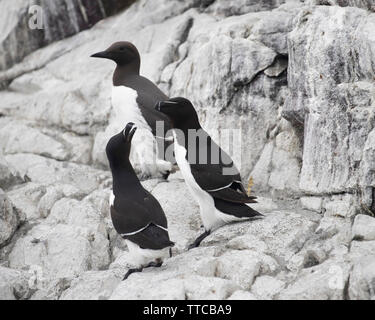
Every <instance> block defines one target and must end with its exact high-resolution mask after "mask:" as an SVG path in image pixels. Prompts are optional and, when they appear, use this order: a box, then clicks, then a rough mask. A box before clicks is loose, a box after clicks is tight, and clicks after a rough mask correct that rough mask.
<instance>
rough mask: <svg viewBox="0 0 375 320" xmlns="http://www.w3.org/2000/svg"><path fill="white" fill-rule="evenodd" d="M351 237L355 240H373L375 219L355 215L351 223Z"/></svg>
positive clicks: (374, 237) (374, 236)
mask: <svg viewBox="0 0 375 320" xmlns="http://www.w3.org/2000/svg"><path fill="white" fill-rule="evenodd" d="M352 236H353V239H357V240H358V239H359V240H375V218H374V217H370V216H366V215H363V214H359V215H357V216H356V217H355V219H354V223H353V228H352Z"/></svg>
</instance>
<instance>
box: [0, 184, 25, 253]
mask: <svg viewBox="0 0 375 320" xmlns="http://www.w3.org/2000/svg"><path fill="white" fill-rule="evenodd" d="M24 220H25V216H23V215H22V214H20V212H19V211H18V210H17V209H16V208H15V207H14V206H13V203H12V202H11V201H10V200H9V197H7V195H6V194H5V193H4V191H3V190H1V189H0V246H3V245H4V244H5V243H7V242H8V241H9V240H10V239H11V238H12V236H13V235H14V233H15V231H16V230H17V228H18V227H19V225H20V224H21V223H22V221H24Z"/></svg>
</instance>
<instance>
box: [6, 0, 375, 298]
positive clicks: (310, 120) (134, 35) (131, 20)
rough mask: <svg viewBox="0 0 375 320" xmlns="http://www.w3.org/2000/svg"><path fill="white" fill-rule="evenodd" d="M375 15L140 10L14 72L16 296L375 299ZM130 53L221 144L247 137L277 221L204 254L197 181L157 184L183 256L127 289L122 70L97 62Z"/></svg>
mask: <svg viewBox="0 0 375 320" xmlns="http://www.w3.org/2000/svg"><path fill="white" fill-rule="evenodd" d="M3 2H4V1H3ZM60 2H63V1H60ZM99 2H100V1H95V3H96V4H97V3H99ZM123 2H124V3H125V2H128V3H130V2H132V1H123ZM17 3H18V2H17V1H15V2H13V6H16V5H17ZM85 3H86V2H85ZM18 5H20V6H24V4H22V5H21V4H20V2H19V3H18ZM93 5H94V6H95V4H93ZM374 8H375V2H374V1H372V0H358V1H354V0H353V1H351V0H346V1H341V0H332V1H331V0H329V1H317V0H314V1H310V0H308V1H299V0H272V1H266V0H263V1H252V0H251V1H249V0H246V1H245V0H243V1H242V0H241V1H227V0H216V1H215V0H213V1H212V0H211V1H199V0H188V1H180V0H168V1H167V0H160V1H157V2H156V1H151V0H138V1H135V2H134V3H133V4H132V5H131V6H130V7H129V8H127V9H126V10H123V11H121V12H120V13H118V14H117V15H115V16H111V17H108V18H105V19H103V20H102V21H100V22H98V23H97V24H95V26H93V27H92V28H91V29H89V30H84V31H81V32H78V31H79V30H78V31H77V32H78V33H77V34H75V35H73V36H72V37H70V38H66V39H63V40H60V41H54V40H58V39H61V38H63V37H56V38H54V39H53V40H51V41H50V42H51V43H50V44H49V45H48V46H46V47H43V48H41V49H38V50H36V51H33V52H32V53H30V54H28V55H27V56H26V57H25V58H24V59H23V60H22V61H21V59H22V58H20V59H18V60H17V59H13V60H14V61H13V60H12V59H11V60H12V62H11V64H12V66H10V65H7V67H2V69H3V70H2V71H0V86H1V87H2V88H3V90H2V91H0V97H1V104H0V299H249V300H254V299H375V272H374V270H375V217H374V214H375V175H374V172H375V160H374V159H375V100H374V99H375V49H374V48H375V37H374V32H373V30H374V28H375V13H374ZM19 9H20V10H21V9H22V8H21V7H20V8H19ZM72 10H74V9H72ZM117 11H118V10H117ZM72 13H73V11H72V12H71V14H72ZM112 13H114V12H112ZM14 19H17V17H14ZM20 19H21V18H20ZM15 22H17V20H15ZM22 23H23V22H22V21H21V22H19V23H18V24H17V28H21V29H22ZM82 29H85V28H82ZM80 30H81V29H80ZM23 32H24V33H25V34H26V33H27V30H23ZM9 39H10V38H9ZM9 39H5V40H4V39H0V46H2V47H4V48H6V49H5V51H7V50H8V51H9V52H12V50H14V48H15V47H14V46H15V44H14V43H12V42H11V39H10V40H9ZM118 40H128V41H132V42H133V43H135V45H136V46H137V47H138V49H139V51H140V53H141V56H142V65H141V74H142V75H144V76H146V77H148V78H150V79H151V80H153V81H154V82H155V83H157V84H158V86H159V87H160V88H161V89H162V90H163V91H165V92H166V94H168V95H169V96H171V97H172V96H185V97H188V98H189V99H190V100H192V102H193V104H194V105H195V106H196V108H197V110H198V113H199V117H200V120H201V122H202V124H203V126H204V128H205V129H206V130H207V131H208V132H209V133H210V135H211V136H212V137H213V138H214V139H215V140H217V141H218V142H220V138H221V135H220V132H221V131H222V130H225V129H239V131H240V134H241V146H240V147H241V149H240V150H241V152H239V153H238V154H236V155H234V160H235V162H236V163H237V164H238V167H240V171H241V175H242V178H243V181H244V182H245V184H246V182H247V181H248V180H249V178H250V177H251V178H252V180H253V182H254V186H253V187H252V192H253V193H254V194H256V195H257V196H258V197H259V203H258V204H255V205H254V208H255V209H256V210H258V211H260V212H261V213H263V214H264V215H265V217H264V219H261V220H255V221H251V222H250V221H249V222H242V223H235V224H230V225H226V226H224V227H222V228H220V229H219V230H217V231H215V232H213V233H212V234H211V235H210V236H208V237H207V238H206V239H205V240H204V241H203V242H202V244H201V247H199V248H196V249H193V250H190V251H187V249H186V248H187V245H188V244H189V243H190V242H191V241H192V240H193V239H194V238H195V237H196V236H197V235H198V234H199V233H200V232H201V231H202V230H201V227H200V226H201V221H200V216H199V208H198V205H197V203H196V202H195V201H194V200H193V198H192V197H191V195H190V194H189V192H188V191H187V189H186V186H185V183H184V181H183V179H182V177H181V174H180V173H179V172H176V173H174V174H172V175H171V176H170V177H169V178H168V181H164V180H159V179H156V178H150V179H148V180H144V181H142V183H143V185H144V187H145V188H146V189H148V190H149V191H150V192H151V193H152V194H153V195H154V196H155V197H156V198H157V199H158V200H159V202H160V204H161V205H162V207H163V209H164V211H165V213H166V215H167V218H168V224H169V232H170V237H171V240H172V241H174V242H176V246H175V247H174V248H173V256H172V258H170V259H168V260H166V261H165V263H164V264H163V266H162V267H161V268H149V269H146V270H145V271H144V272H142V273H135V274H132V275H131V276H130V277H129V278H128V279H127V280H126V281H121V280H122V278H123V276H124V274H125V273H126V271H127V270H128V268H130V267H131V266H132V261H131V259H130V256H129V254H128V251H127V247H126V245H125V243H124V242H123V241H122V239H121V238H120V237H119V236H118V235H117V234H116V232H115V231H114V229H113V226H112V224H111V219H110V216H109V195H110V193H111V189H110V188H111V174H110V172H109V169H108V163H107V160H106V157H105V153H104V148H105V145H106V142H107V139H108V138H109V135H110V132H109V131H108V128H107V126H108V123H109V121H110V119H111V117H112V116H113V114H112V107H111V102H110V94H111V76H112V71H113V68H114V65H113V63H112V62H110V61H97V60H95V59H90V58H89V56H90V55H91V54H92V53H94V52H97V51H101V50H104V49H105V48H107V47H108V46H109V45H110V44H111V43H112V42H115V41H118ZM34 49H35V48H34ZM25 54H27V53H25ZM11 60H9V61H11ZM17 62H19V63H17ZM7 63H8V62H7ZM9 63H10V62H9ZM14 63H16V64H14ZM0 69H1V68H0Z"/></svg>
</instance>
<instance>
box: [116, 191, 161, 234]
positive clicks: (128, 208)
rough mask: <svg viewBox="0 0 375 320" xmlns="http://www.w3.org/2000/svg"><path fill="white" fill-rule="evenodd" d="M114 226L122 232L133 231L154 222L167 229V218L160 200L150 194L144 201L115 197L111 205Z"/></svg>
mask: <svg viewBox="0 0 375 320" xmlns="http://www.w3.org/2000/svg"><path fill="white" fill-rule="evenodd" d="M111 217H112V222H113V226H114V227H115V229H116V231H117V232H118V233H120V234H124V233H133V232H137V231H139V230H141V229H142V228H145V227H146V226H148V225H149V224H150V223H154V224H155V225H158V226H160V227H162V228H164V229H167V227H168V224H167V218H166V217H165V214H164V211H163V209H162V208H161V206H160V204H159V202H158V201H157V200H156V199H155V198H154V197H153V196H152V195H151V194H148V195H147V196H145V197H144V199H143V201H142V202H141V201H136V200H135V199H134V200H133V199H129V198H118V197H115V201H114V205H113V206H111Z"/></svg>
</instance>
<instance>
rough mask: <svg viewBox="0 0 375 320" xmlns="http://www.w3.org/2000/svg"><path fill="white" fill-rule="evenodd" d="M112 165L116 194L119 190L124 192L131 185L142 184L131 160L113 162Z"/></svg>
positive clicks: (132, 186) (133, 186)
mask: <svg viewBox="0 0 375 320" xmlns="http://www.w3.org/2000/svg"><path fill="white" fill-rule="evenodd" d="M110 166H111V171H112V179H113V191H114V193H115V194H116V193H117V192H120V193H121V192H124V191H126V189H128V188H129V187H131V188H135V187H137V186H139V185H141V183H140V182H139V179H138V177H137V175H136V173H135V171H134V169H133V167H132V165H131V164H130V162H129V161H124V162H121V163H116V164H114V163H111V164H110Z"/></svg>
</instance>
